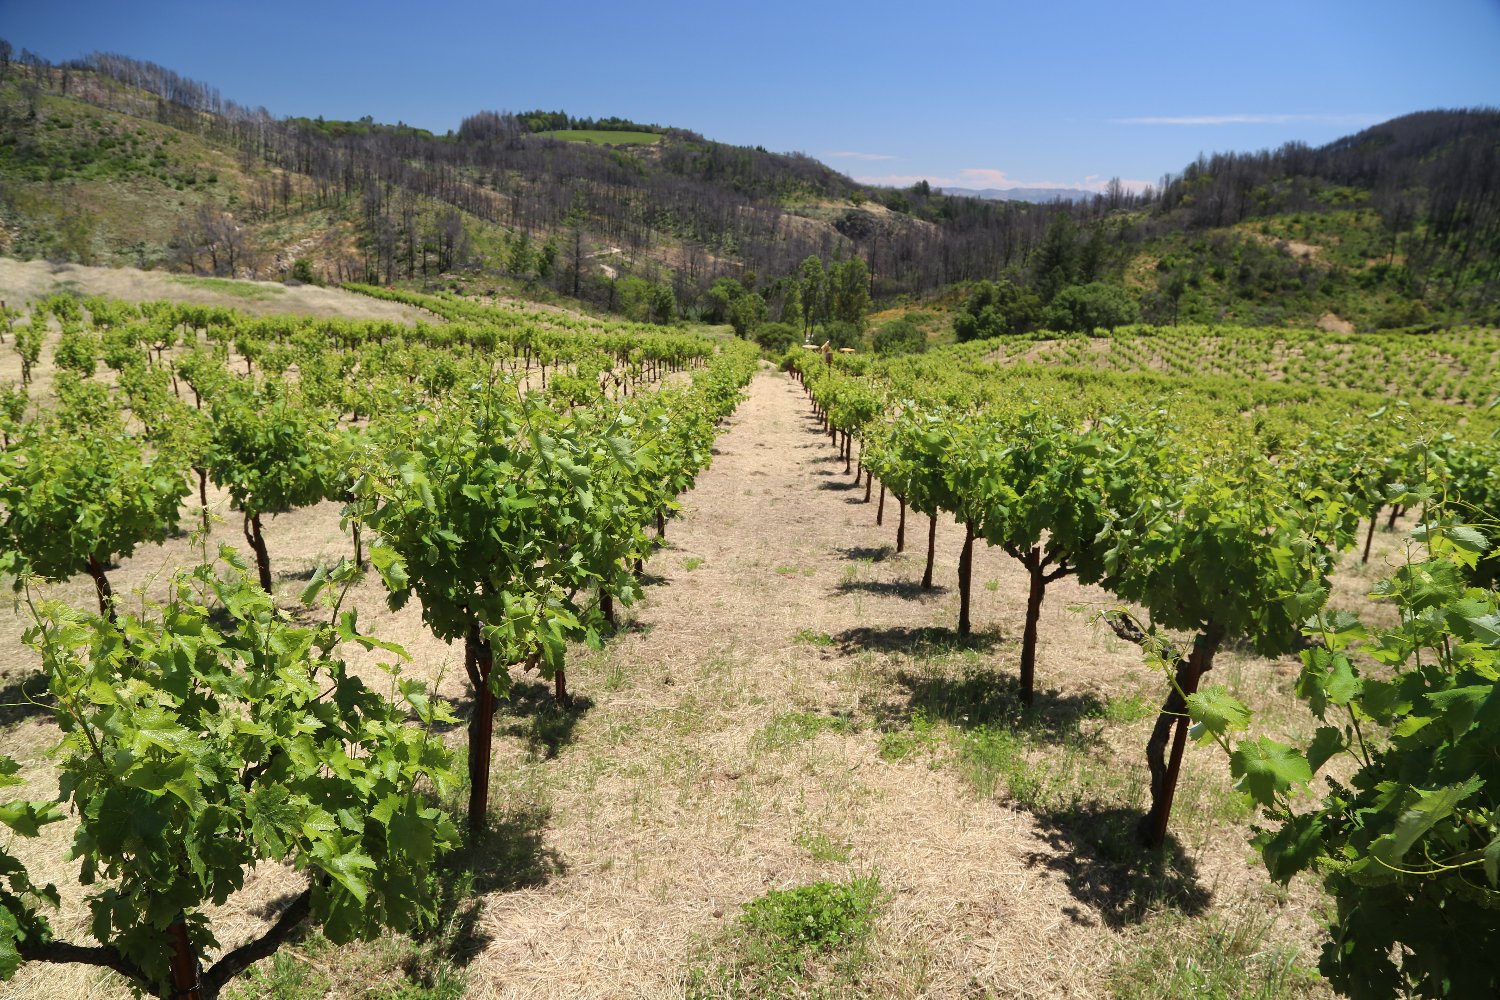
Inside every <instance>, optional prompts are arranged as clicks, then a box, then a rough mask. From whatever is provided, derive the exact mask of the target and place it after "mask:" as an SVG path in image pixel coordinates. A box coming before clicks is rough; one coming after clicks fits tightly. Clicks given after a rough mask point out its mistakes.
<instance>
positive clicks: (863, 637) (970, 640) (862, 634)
mask: <svg viewBox="0 0 1500 1000" xmlns="http://www.w3.org/2000/svg"><path fill="white" fill-rule="evenodd" d="M833 641H834V644H835V645H837V646H838V647H839V650H840V651H841V652H845V653H861V652H876V653H907V654H910V655H912V656H937V655H942V654H944V653H955V652H964V651H968V650H973V651H976V652H989V651H991V650H993V649H994V648H995V647H996V646H998V645H1000V644H1001V643H1002V642H1005V638H1004V637H1003V636H1001V635H1000V633H998V632H973V633H970V634H969V635H959V634H958V633H957V632H955V631H954V630H953V629H950V628H941V627H939V626H927V627H923V628H905V627H902V626H895V627H892V628H863V627H862V628H851V629H845V630H844V631H842V632H840V633H838V634H837V635H835V636H834V637H833Z"/></svg>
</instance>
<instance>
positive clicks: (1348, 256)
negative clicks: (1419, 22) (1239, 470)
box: [0, 43, 1500, 325]
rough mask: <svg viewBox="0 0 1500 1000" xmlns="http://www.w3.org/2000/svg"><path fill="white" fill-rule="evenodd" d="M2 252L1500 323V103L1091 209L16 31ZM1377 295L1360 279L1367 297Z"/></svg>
mask: <svg viewBox="0 0 1500 1000" xmlns="http://www.w3.org/2000/svg"><path fill="white" fill-rule="evenodd" d="M0 56H3V58H0V181H3V185H0V223H3V226H0V252H6V253H9V254H12V255H16V256H48V257H56V258H64V259H68V258H71V259H80V260H91V261H95V262H101V263H130V264H136V265H139V266H167V267H174V268H179V269H189V268H191V269H194V270H198V271H205V272H212V273H219V274H255V275H258V276H262V277H284V276H289V275H291V274H293V269H294V268H296V273H297V274H298V275H300V276H304V277H307V276H312V277H320V278H322V277H326V278H328V279H330V280H348V279H360V280H369V281H378V282H382V283H391V282H394V281H396V280H401V279H409V278H419V279H420V278H431V277H434V276H435V275H436V274H438V273H447V272H456V271H462V270H474V269H478V270H479V271H481V272H484V273H490V274H496V275H504V276H510V277H515V278H519V279H522V280H525V281H528V282H532V283H538V284H546V285H549V286H551V287H552V288H553V289H554V290H556V291H558V292H561V293H563V294H567V295H573V296H575V297H578V298H582V299H586V300H590V301H593V302H595V303H597V304H600V305H607V306H610V307H613V308H619V307H620V306H622V305H626V306H628V305H630V304H631V302H633V301H642V300H643V299H644V297H643V296H641V295H640V294H639V292H638V289H639V287H640V286H643V285H647V284H656V285H660V284H662V283H670V285H671V286H672V288H673V291H674V294H675V300H676V302H677V304H678V307H679V308H680V309H681V310H683V311H687V312H691V311H692V310H693V309H694V308H695V307H696V305H697V304H698V303H699V302H700V301H703V299H702V295H703V293H704V292H705V291H706V290H707V289H708V288H709V287H710V286H711V285H712V284H713V282H714V281H715V280H716V279H718V278H720V277H725V276H729V277H734V278H736V279H738V280H739V281H740V282H741V284H742V285H743V286H744V287H746V288H748V289H752V290H757V291H759V292H761V293H762V295H763V296H764V298H765V300H766V303H767V306H768V309H769V311H770V314H771V316H772V317H773V318H774V317H776V316H777V315H779V314H780V313H782V312H784V311H785V310H786V309H787V302H788V299H787V287H788V286H787V285H786V282H785V280H784V279H786V278H787V277H788V276H790V275H793V274H794V273H795V272H796V271H797V267H798V264H799V263H800V262H801V261H802V260H803V259H804V258H806V257H807V256H809V255H818V256H820V257H822V258H824V259H825V260H827V261H830V262H831V261H833V260H835V259H837V258H845V259H847V258H850V257H855V256H857V257H859V258H860V259H861V260H862V261H863V262H864V263H865V265H866V266H867V268H868V271H869V274H870V283H869V284H870V289H871V291H872V293H873V295H874V297H875V299H876V300H877V301H884V300H890V299H894V298H896V297H898V296H915V297H929V296H933V295H939V294H942V293H943V291H944V289H946V288H948V287H949V286H951V285H953V284H954V283H957V282H970V281H977V280H984V279H994V278H997V277H1005V278H1008V279H1010V280H1011V281H1012V282H1013V283H1014V284H1015V285H1017V286H1018V287H1022V288H1029V289H1032V290H1034V291H1035V293H1036V294H1038V295H1040V296H1041V297H1043V298H1044V299H1047V298H1050V297H1051V296H1053V295H1055V294H1057V293H1058V291H1059V290H1060V289H1063V288H1066V287H1070V286H1074V285H1081V284H1088V283H1090V282H1099V281H1103V282H1106V283H1109V284H1113V285H1117V286H1119V287H1120V288H1121V289H1123V290H1124V291H1125V292H1126V293H1128V295H1129V296H1130V297H1131V298H1132V299H1133V301H1135V302H1136V303H1138V305H1139V307H1140V308H1141V309H1142V310H1143V311H1144V314H1145V315H1146V318H1148V319H1157V320H1163V321H1165V320H1169V319H1207V320H1212V319H1234V320H1239V321H1245V322H1265V323H1284V322H1310V321H1313V320H1316V319H1317V318H1318V317H1319V316H1320V315H1321V314H1324V313H1327V312H1334V313H1337V314H1339V315H1341V316H1345V317H1346V318H1350V319H1352V320H1354V321H1356V322H1358V323H1360V324H1365V325H1407V324H1408V323H1416V322H1425V321H1428V320H1429V319H1436V320H1443V321H1476V320H1477V321H1483V320H1491V321H1493V320H1495V319H1496V318H1497V316H1496V313H1497V309H1500V306H1497V301H1500V289H1497V285H1500V282H1497V276H1496V274H1495V268H1496V261H1497V260H1500V253H1497V252H1496V251H1497V249H1500V246H1497V242H1500V223H1497V220H1500V194H1497V192H1496V191H1495V190H1494V186H1495V182H1496V177H1497V176H1500V171H1497V170H1496V155H1497V148H1500V113H1497V112H1495V111H1492V110H1477V111H1460V112H1426V113H1422V114H1416V115H1410V116H1406V117H1404V118H1400V119H1396V120H1394V121H1392V122H1389V123H1386V124H1385V125H1381V126H1377V127H1375V128H1372V129H1368V130H1366V131H1365V132H1362V133H1360V134H1359V135H1356V136H1351V137H1349V138H1347V139H1344V140H1340V141H1338V142H1335V143H1332V144H1330V145H1329V146H1326V147H1322V148H1319V149H1313V148H1309V147H1305V146H1298V145H1288V146H1284V147H1282V148H1281V149H1279V150H1276V151H1274V152H1262V153H1253V154H1228V155H1221V156H1215V157H1212V158H1202V159H1200V160H1199V161H1198V162H1197V163H1194V164H1191V165H1189V166H1188V167H1187V168H1186V169H1185V170H1184V171H1183V172H1182V174H1181V175H1180V176H1177V177H1172V178H1170V179H1169V181H1168V183H1166V185H1165V187H1164V189H1163V190H1162V191H1160V192H1153V191H1147V192H1144V193H1132V192H1128V191H1125V190H1122V189H1120V188H1119V187H1118V186H1114V187H1112V188H1111V189H1110V190H1107V191H1106V192H1104V193H1102V194H1100V195H1098V196H1095V197H1092V198H1089V199H1087V200H1082V201H1077V202H1072V203H1054V204H1026V203H1023V202H1013V201H987V200H983V199H979V198H970V197H953V196H949V195H945V194H943V193H941V192H938V191H936V190H933V189H930V188H929V187H928V186H927V185H926V184H919V185H917V186H915V187H912V188H907V189H901V190H896V189H889V188H869V187H865V186H862V185H859V184H857V183H855V182H854V181H852V180H851V179H849V178H848V177H846V176H844V175H842V174H840V173H838V172H836V171H834V170H832V169H830V168H828V167H827V166H825V165H823V164H821V163H819V162H818V161H816V160H814V159H812V158H810V157H808V156H805V155H801V154H795V153H790V154H779V153H771V152H768V151H766V150H764V149H761V148H758V147H756V148H752V147H743V146H731V145H726V144H723V143H717V142H714V141H711V140H709V139H705V138H704V137H703V136H702V135H700V134H698V133H697V132H694V131H689V130H686V129H681V128H673V127H664V126H660V125H655V124H642V123H636V122H629V121H624V120H621V119H615V118H606V119H597V120H596V119H578V118H574V117H571V116H569V115H567V114H566V113H564V112H544V111H535V112H522V113H519V114H504V113H498V112H491V111H484V112H479V113H476V114H474V115H473V116H471V117H469V118H468V119H466V120H464V122H463V123H462V124H461V126H460V127H459V128H458V129H457V130H456V131H454V132H451V133H449V134H446V135H437V134H434V133H431V132H429V131H426V130H423V129H420V128H415V127H412V126H409V125H405V124H403V123H398V124H395V125H387V124H381V123H377V122H375V121H374V120H373V118H367V119H364V120H361V121H358V122H332V121H324V120H322V119H277V118H275V117H273V116H272V115H271V114H269V113H268V112H267V111H266V110H265V109H263V108H250V107H246V106H243V105H239V104H236V103H234V102H231V101H228V100H225V99H223V98H222V97H221V96H220V95H219V94H218V92H217V91H216V90H215V89H214V88H212V87H211V86H208V85H205V84H200V83H196V82H194V81H191V80H186V79H184V78H182V77H180V76H178V75H177V74H175V73H172V72H171V71H169V70H166V69H163V68H161V67H158V66H154V65H152V64H150V63H143V62H139V61H136V60H132V59H129V58H126V57H122V56H115V55H102V54H96V55H93V56H89V57H87V58H85V59H82V60H78V61H75V62H73V63H69V64H65V65H53V64H50V63H48V62H47V61H46V60H44V59H42V58H40V57H38V56H36V55H35V54H32V53H29V52H25V51H24V50H23V51H22V53H21V55H20V56H19V57H17V56H15V55H14V54H13V53H12V51H11V50H10V46H9V45H6V44H4V43H0ZM1356 299H1357V301H1356Z"/></svg>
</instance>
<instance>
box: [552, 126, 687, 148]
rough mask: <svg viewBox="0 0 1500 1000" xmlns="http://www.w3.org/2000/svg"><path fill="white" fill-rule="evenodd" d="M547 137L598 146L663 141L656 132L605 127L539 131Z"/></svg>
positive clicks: (637, 144) (638, 144)
mask: <svg viewBox="0 0 1500 1000" xmlns="http://www.w3.org/2000/svg"><path fill="white" fill-rule="evenodd" d="M534 134H536V135H539V136H542V137H544V138H547V139H563V140H566V141H567V142H591V143H594V144H595V145H597V146H641V145H649V144H651V143H656V142H661V136H660V135H657V134H656V133H655V132H610V131H607V130H604V129H556V130H553V131H550V132H537V133H534Z"/></svg>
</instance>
